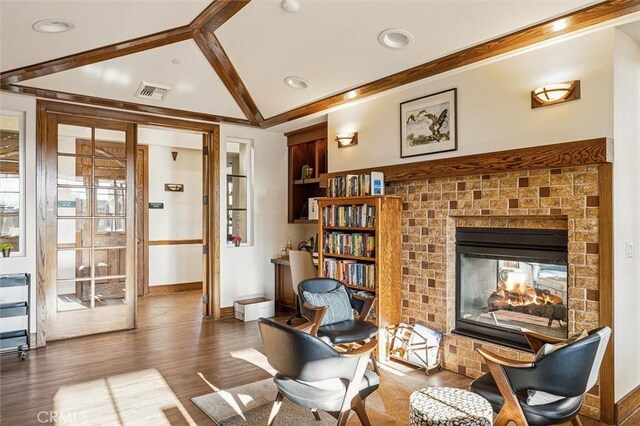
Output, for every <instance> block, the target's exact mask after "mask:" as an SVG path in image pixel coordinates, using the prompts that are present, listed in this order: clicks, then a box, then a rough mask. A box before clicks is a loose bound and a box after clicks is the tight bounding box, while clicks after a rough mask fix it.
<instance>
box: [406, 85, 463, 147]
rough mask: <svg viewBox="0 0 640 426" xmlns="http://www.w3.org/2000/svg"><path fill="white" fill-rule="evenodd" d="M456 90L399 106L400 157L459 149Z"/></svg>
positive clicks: (424, 97) (434, 94) (413, 100)
mask: <svg viewBox="0 0 640 426" xmlns="http://www.w3.org/2000/svg"><path fill="white" fill-rule="evenodd" d="M456 95H457V90H456V89H450V90H445V91H443V92H438V93H433V94H431V95H427V96H423V97H421V98H417V99H412V100H410V101H406V102H403V103H401V104H400V157H401V158H406V157H414V156H416V155H425V154H435V153H437V152H446V151H455V150H456V149H458V134H457V133H458V132H457V116H456V115H457V114H456Z"/></svg>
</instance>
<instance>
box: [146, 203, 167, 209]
mask: <svg viewBox="0 0 640 426" xmlns="http://www.w3.org/2000/svg"><path fill="white" fill-rule="evenodd" d="M149 208H150V209H164V203H149Z"/></svg>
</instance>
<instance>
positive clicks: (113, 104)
mask: <svg viewBox="0 0 640 426" xmlns="http://www.w3.org/2000/svg"><path fill="white" fill-rule="evenodd" d="M0 89H1V90H2V91H3V92H7V93H14V94H22V95H32V96H36V97H38V98H46V99H55V100H58V101H66V102H75V103H80V104H88V105H98V106H102V107H107V108H116V109H125V110H127V111H134V112H139V113H146V114H158V115H165V116H171V117H179V118H183V119H186V120H200V121H207V122H222V123H230V124H240V125H244V126H251V125H255V124H252V123H250V122H249V121H248V120H245V119H242V118H235V117H226V116H222V115H214V114H206V113H201V112H194V111H184V110H179V109H173V108H164V107H157V106H153V105H144V104H137V103H133V102H126V101H118V100H115V99H106V98H98V97H94V96H87V95H79V94H75V93H67V92H59V91H55V90H48V89H39V88H36V87H26V86H13V85H7V86H1V87H0Z"/></svg>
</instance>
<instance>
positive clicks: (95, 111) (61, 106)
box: [37, 99, 218, 132]
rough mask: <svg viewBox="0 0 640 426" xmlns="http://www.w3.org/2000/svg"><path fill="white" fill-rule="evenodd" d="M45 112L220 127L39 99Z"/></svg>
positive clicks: (180, 126)
mask: <svg viewBox="0 0 640 426" xmlns="http://www.w3.org/2000/svg"><path fill="white" fill-rule="evenodd" d="M37 104H38V105H40V106H41V107H42V108H44V110H45V111H51V112H56V113H59V114H70V115H79V116H89V117H95V116H96V115H98V116H99V117H101V118H105V119H107V120H109V119H112V120H119V121H127V122H133V123H136V124H142V125H147V126H160V127H170V128H172V129H182V130H190V131H195V132H208V131H212V130H214V129H217V128H218V125H216V124H212V123H203V122H199V121H189V120H182V119H180V118H173V117H165V116H156V115H148V114H139V113H134V112H129V111H122V110H116V109H105V108H95V107H90V106H87V105H77V104H69V103H66V102H54V101H47V100H41V99H38V102H37Z"/></svg>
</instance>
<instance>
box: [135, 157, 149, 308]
mask: <svg viewBox="0 0 640 426" xmlns="http://www.w3.org/2000/svg"><path fill="white" fill-rule="evenodd" d="M135 191H136V264H137V266H136V269H137V273H138V276H137V278H136V281H137V283H136V287H137V294H138V296H147V295H148V294H149V147H148V146H147V145H138V147H137V150H136V188H135Z"/></svg>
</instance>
